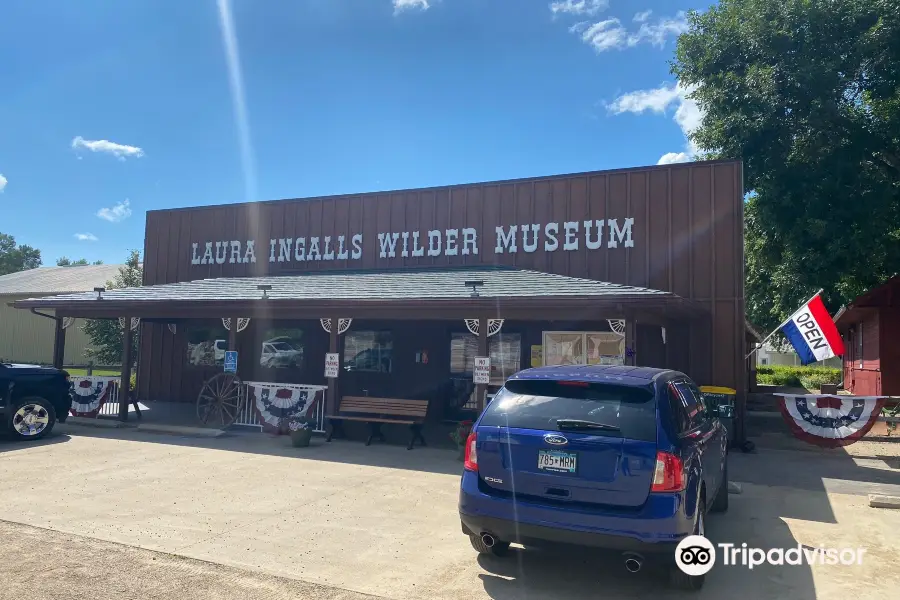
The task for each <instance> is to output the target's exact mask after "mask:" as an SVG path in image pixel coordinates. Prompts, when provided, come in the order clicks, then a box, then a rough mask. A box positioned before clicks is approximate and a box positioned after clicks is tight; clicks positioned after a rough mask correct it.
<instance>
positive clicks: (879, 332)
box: [834, 276, 900, 396]
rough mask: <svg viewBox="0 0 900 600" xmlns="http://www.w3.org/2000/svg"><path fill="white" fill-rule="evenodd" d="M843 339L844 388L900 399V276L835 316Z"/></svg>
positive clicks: (859, 298)
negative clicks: (899, 340) (899, 396)
mask: <svg viewBox="0 0 900 600" xmlns="http://www.w3.org/2000/svg"><path fill="white" fill-rule="evenodd" d="M834 322H835V323H836V324H837V327H838V330H839V331H840V332H841V336H842V337H843V338H844V344H845V346H846V352H845V353H844V387H845V388H846V389H847V390H849V391H850V392H851V393H852V394H856V395H859V396H870V395H886V396H898V395H900V342H898V341H897V340H898V339H900V276H895V277H893V278H891V279H889V280H888V281H887V282H886V283H885V284H883V285H881V286H879V287H876V288H873V289H871V290H869V291H868V292H866V293H865V294H863V295H861V296H859V297H858V298H856V299H855V300H853V302H851V303H850V304H848V305H847V306H845V307H844V308H842V309H841V310H840V311H839V312H838V314H837V315H835V318H834Z"/></svg>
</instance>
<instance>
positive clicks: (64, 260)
mask: <svg viewBox="0 0 900 600" xmlns="http://www.w3.org/2000/svg"><path fill="white" fill-rule="evenodd" d="M102 264H103V261H102V260H95V261H94V262H88V260H87V259H86V258H79V259H78V260H72V259H71V258H69V257H68V256H61V257H59V258H57V259H56V266H57V267H80V266H83V265H102Z"/></svg>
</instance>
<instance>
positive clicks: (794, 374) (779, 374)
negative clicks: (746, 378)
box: [756, 365, 841, 390]
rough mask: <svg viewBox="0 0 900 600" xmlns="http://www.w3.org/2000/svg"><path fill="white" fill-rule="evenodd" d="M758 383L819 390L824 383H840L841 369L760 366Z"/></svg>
mask: <svg viewBox="0 0 900 600" xmlns="http://www.w3.org/2000/svg"><path fill="white" fill-rule="evenodd" d="M756 381H757V383H759V384H761V385H778V386H785V387H802V388H806V389H808V390H818V389H821V388H822V384H823V383H840V382H841V369H838V368H834V367H814V366H808V367H791V366H785V365H766V366H763V365H758V366H757V367H756Z"/></svg>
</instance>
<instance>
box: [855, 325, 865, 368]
mask: <svg viewBox="0 0 900 600" xmlns="http://www.w3.org/2000/svg"><path fill="white" fill-rule="evenodd" d="M856 360H858V361H859V368H860V369H862V368H863V324H862V323H860V324H859V325H858V326H857V327H856Z"/></svg>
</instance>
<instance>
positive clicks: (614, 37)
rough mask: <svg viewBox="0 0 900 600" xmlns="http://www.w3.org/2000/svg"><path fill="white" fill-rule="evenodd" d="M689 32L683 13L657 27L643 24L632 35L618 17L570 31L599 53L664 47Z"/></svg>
mask: <svg viewBox="0 0 900 600" xmlns="http://www.w3.org/2000/svg"><path fill="white" fill-rule="evenodd" d="M639 15H641V16H642V15H643V13H638V15H635V20H637V17H638V16H639ZM647 18H649V15H647ZM687 30H688V24H687V16H686V15H685V13H684V12H683V11H682V12H679V13H678V14H676V15H675V16H674V17H666V18H662V19H659V20H658V21H657V22H656V23H654V24H650V23H641V26H640V28H639V29H638V30H637V31H633V32H630V33H629V31H628V30H627V29H626V28H625V27H624V26H623V25H622V22H621V21H619V19H616V18H611V19H605V20H603V21H599V22H597V23H594V24H593V25H592V24H590V23H589V22H587V21H584V22H581V23H576V24H575V25H573V26H572V27H570V28H569V31H571V32H572V33H577V34H580V35H581V39H582V41H583V42H584V43H586V44H590V45H591V46H593V47H594V50H596V51H597V52H605V51H606V50H621V49H622V48H633V47H634V46H637V45H639V44H644V43H649V44H652V45H654V46H660V47H662V46H664V45H665V43H666V41H667V40H668V39H669V37H670V36H677V35H679V34H681V33H684V32H685V31H687Z"/></svg>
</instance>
